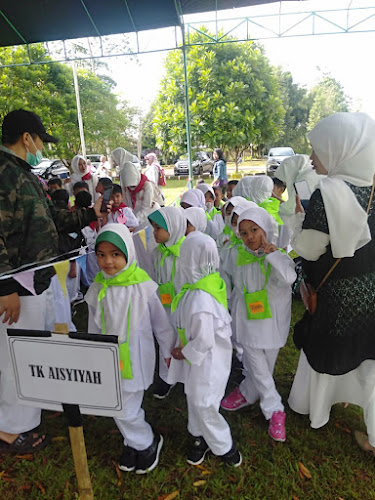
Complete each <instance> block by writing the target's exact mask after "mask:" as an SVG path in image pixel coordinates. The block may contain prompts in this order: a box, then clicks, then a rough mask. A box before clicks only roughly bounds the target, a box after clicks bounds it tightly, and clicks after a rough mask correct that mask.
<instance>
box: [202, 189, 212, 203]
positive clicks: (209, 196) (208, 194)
mask: <svg viewBox="0 0 375 500" xmlns="http://www.w3.org/2000/svg"><path fill="white" fill-rule="evenodd" d="M204 198H205V200H206V203H213V202H214V199H213V196H212V193H210V191H207V193H206V194H205V195H204Z"/></svg>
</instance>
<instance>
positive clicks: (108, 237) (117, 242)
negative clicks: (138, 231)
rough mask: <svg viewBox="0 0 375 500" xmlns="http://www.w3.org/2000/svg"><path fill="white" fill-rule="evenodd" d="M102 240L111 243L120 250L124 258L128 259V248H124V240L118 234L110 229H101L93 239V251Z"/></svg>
mask: <svg viewBox="0 0 375 500" xmlns="http://www.w3.org/2000/svg"><path fill="white" fill-rule="evenodd" d="M102 241H107V242H108V243H112V245H114V246H115V247H117V248H118V249H119V250H121V252H122V253H123V254H124V255H125V257H126V260H128V249H127V248H126V245H125V242H124V240H123V239H122V238H121V237H120V236H119V235H118V234H116V233H113V232H112V231H103V232H102V233H100V234H99V236H98V237H97V238H96V241H95V251H96V250H97V248H98V245H99V243H101V242H102Z"/></svg>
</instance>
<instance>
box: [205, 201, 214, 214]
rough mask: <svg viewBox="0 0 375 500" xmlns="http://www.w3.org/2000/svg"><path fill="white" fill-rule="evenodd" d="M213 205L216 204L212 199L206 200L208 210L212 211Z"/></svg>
mask: <svg viewBox="0 0 375 500" xmlns="http://www.w3.org/2000/svg"><path fill="white" fill-rule="evenodd" d="M213 206H214V204H213V203H212V201H207V202H206V210H207V212H211V210H212V208H213Z"/></svg>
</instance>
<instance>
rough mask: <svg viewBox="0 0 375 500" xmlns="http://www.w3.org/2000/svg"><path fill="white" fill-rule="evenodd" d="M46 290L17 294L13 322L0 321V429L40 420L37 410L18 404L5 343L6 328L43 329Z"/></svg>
mask: <svg viewBox="0 0 375 500" xmlns="http://www.w3.org/2000/svg"><path fill="white" fill-rule="evenodd" d="M46 299H47V292H44V293H43V294H41V295H37V296H35V297H34V296H30V297H20V301H21V313H20V317H19V320H18V322H17V323H13V325H11V326H9V325H8V324H3V323H2V322H0V430H1V431H2V432H8V433H10V434H20V433H21V432H27V431H30V430H31V429H34V428H35V427H38V425H39V424H40V415H41V410H40V409H39V408H32V407H30V406H23V405H20V404H18V402H17V397H16V390H15V384H14V376H13V370H12V367H11V361H10V357H9V352H8V345H7V328H20V329H25V330H27V329H29V330H44V327H45V320H46V318H45V316H46Z"/></svg>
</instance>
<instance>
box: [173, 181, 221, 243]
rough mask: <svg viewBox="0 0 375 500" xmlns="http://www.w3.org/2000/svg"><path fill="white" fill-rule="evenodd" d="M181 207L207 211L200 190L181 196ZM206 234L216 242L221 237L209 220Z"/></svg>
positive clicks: (191, 190)
mask: <svg viewBox="0 0 375 500" xmlns="http://www.w3.org/2000/svg"><path fill="white" fill-rule="evenodd" d="M180 205H181V207H182V208H183V209H185V210H186V209H187V208H189V207H197V208H203V210H204V211H206V200H205V197H204V194H203V192H202V191H201V190H200V189H198V188H196V189H189V190H188V191H185V192H184V194H183V195H182V196H181V202H180ZM206 217H207V216H206ZM205 233H206V234H208V236H211V238H213V239H214V240H216V238H217V237H218V235H219V231H218V230H217V227H216V226H215V225H214V223H213V222H212V221H211V220H209V219H207V226H206V229H205Z"/></svg>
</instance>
